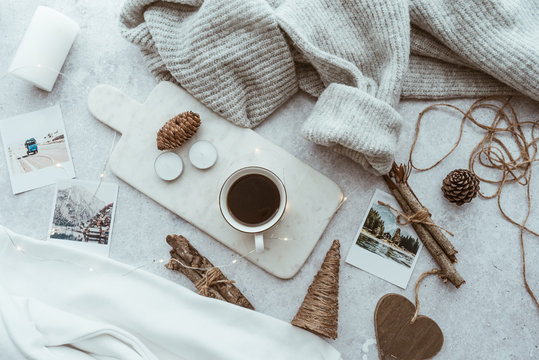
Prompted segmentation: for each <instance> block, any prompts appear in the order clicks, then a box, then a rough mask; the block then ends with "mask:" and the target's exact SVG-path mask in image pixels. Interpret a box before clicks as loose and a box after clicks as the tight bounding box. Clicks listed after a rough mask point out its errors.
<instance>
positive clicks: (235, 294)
mask: <svg viewBox="0 0 539 360" xmlns="http://www.w3.org/2000/svg"><path fill="white" fill-rule="evenodd" d="M167 243H168V244H169V245H170V246H171V247H172V250H171V251H170V255H171V257H172V258H173V259H175V260H171V261H169V262H168V264H166V265H165V266H166V268H167V269H170V270H178V271H180V272H181V273H182V274H184V275H185V276H187V278H188V279H189V280H191V282H193V284H200V281H201V280H202V279H203V278H204V277H205V276H206V273H207V271H208V270H209V269H212V268H215V267H214V266H213V264H212V263H211V262H210V261H209V260H208V259H206V258H205V257H204V256H202V255H201V254H200V253H199V252H198V251H197V249H195V248H194V247H193V246H192V245H191V244H190V243H189V241H188V240H187V239H186V238H185V237H183V236H181V235H168V236H167ZM193 268H195V269H193ZM227 280H228V279H227V278H226V277H225V276H224V275H223V274H222V273H220V275H219V277H218V278H217V279H216V281H215V282H214V283H213V284H211V285H210V286H209V288H208V297H213V298H216V299H219V300H224V301H227V302H229V303H232V304H236V305H239V306H242V307H245V308H247V309H251V310H254V307H253V305H251V303H250V302H249V300H247V298H246V297H245V296H243V294H242V293H241V291H240V290H239V289H238V288H237V287H235V286H234V285H233V284H232V283H231V282H230V281H227Z"/></svg>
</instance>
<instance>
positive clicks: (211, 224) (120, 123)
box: [88, 82, 343, 279]
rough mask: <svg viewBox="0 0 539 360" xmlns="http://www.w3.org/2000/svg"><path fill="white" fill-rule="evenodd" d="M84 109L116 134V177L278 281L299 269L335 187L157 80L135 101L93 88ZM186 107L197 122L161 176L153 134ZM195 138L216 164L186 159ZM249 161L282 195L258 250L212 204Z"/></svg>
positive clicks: (330, 211) (334, 204)
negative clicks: (268, 174)
mask: <svg viewBox="0 0 539 360" xmlns="http://www.w3.org/2000/svg"><path fill="white" fill-rule="evenodd" d="M88 108H89V110H90V112H91V113H92V115H94V116H95V117H96V118H97V119H98V120H99V121H101V122H103V123H105V124H107V125H108V126H110V127H111V128H113V129H114V130H116V131H118V132H120V133H121V134H122V137H121V139H120V140H119V142H118V144H117V145H116V147H115V149H114V151H113V153H112V155H111V158H110V162H109V164H110V169H111V170H112V172H113V173H114V174H115V175H116V176H117V177H119V178H120V179H122V180H123V181H125V182H126V183H128V184H130V185H131V186H133V187H134V188H136V189H137V190H139V191H141V192H142V193H144V194H146V195H147V196H149V197H150V198H152V199H153V200H155V201H156V202H158V203H159V204H161V205H162V206H164V207H165V208H167V209H169V210H170V211H172V212H174V213H175V214H177V215H178V216H180V217H182V218H183V219H185V220H186V221H188V222H189V223H191V224H193V225H194V226H196V227H198V228H199V229H201V230H202V231H204V232H206V233H207V234H209V235H210V236H212V237H213V238H215V239H216V240H218V241H220V242H221V243H223V244H224V245H226V246H228V247H229V248H231V249H233V250H235V251H236V252H238V253H239V254H241V255H246V254H248V255H247V256H246V258H247V259H248V260H250V261H251V262H252V263H254V264H255V265H257V266H259V267H261V268H262V269H264V270H266V271H267V272H269V273H271V274H273V275H275V276H277V277H279V278H283V279H289V278H291V277H293V276H294V275H295V274H296V273H297V272H298V271H299V269H300V268H301V267H302V266H303V264H304V263H305V260H307V258H308V257H309V255H310V253H311V252H312V250H313V248H314V246H315V245H316V243H317V242H318V240H319V238H320V236H321V235H322V233H323V232H324V229H325V228H326V226H327V224H328V223H329V221H330V220H331V218H332V217H333V215H334V213H335V212H336V210H337V209H338V207H339V204H340V203H341V201H342V199H343V193H342V191H341V189H340V188H339V186H338V185H337V184H335V183H334V182H333V181H331V180H330V179H328V178H327V177H326V176H324V175H322V174H321V173H319V172H317V171H316V170H314V169H313V168H311V167H310V166H309V165H307V164H305V163H303V162H301V161H300V160H299V159H297V158H295V157H294V156H292V155H291V154H289V153H288V152H286V151H285V150H283V149H282V148H280V147H278V146H277V145H275V144H273V143H271V142H270V141H269V140H267V139H266V138H264V137H262V136H260V135H258V134H257V133H256V132H254V131H252V130H250V129H245V128H241V127H238V126H236V125H234V124H232V123H230V122H228V121H226V120H224V119H223V118H221V117H220V116H219V115H217V114H216V113H214V112H212V111H211V110H209V109H208V108H206V107H205V106H204V105H203V104H201V103H200V102H198V101H197V100H196V99H195V98H193V97H192V96H191V95H189V93H187V92H186V91H185V90H183V89H182V88H180V87H178V86H176V85H175V84H173V83H171V82H161V83H159V84H158V85H157V86H156V87H155V88H154V89H153V90H152V92H151V93H150V95H149V96H148V99H147V100H146V102H144V103H143V104H140V103H138V102H136V101H134V100H133V99H131V98H129V97H128V96H127V95H125V94H124V93H122V92H121V91H120V90H118V89H116V88H114V87H111V86H109V85H98V86H97V87H95V88H94V89H93V90H92V91H91V92H90V94H89V96H88ZM189 110H192V111H194V112H197V113H199V114H200V118H201V122H202V124H201V126H200V128H199V130H198V132H197V133H196V134H195V136H194V137H193V138H191V139H190V140H189V142H187V143H186V144H185V145H184V146H182V147H181V148H179V149H176V150H175V152H176V153H177V154H179V155H180V157H181V158H182V159H183V162H184V169H183V173H182V175H181V176H180V177H179V178H178V179H177V180H175V181H172V182H166V181H163V180H161V179H160V178H158V177H157V175H156V174H155V171H154V161H155V158H156V157H157V156H158V155H159V154H160V151H159V150H157V146H156V134H157V131H158V130H159V129H160V128H161V126H163V124H164V123H165V122H167V121H168V120H169V119H170V118H172V117H174V116H175V115H177V114H179V113H181V112H184V111H189ZM198 140H208V141H210V142H212V143H213V144H214V145H215V147H216V148H217V151H218V152H219V158H218V160H217V163H216V164H215V165H214V166H213V167H212V168H210V169H208V170H199V169H197V168H195V167H194V166H192V165H191V164H190V162H189V157H188V152H189V148H190V146H191V145H192V144H193V143H195V142H196V141H198ZM250 165H254V166H262V167H265V168H267V169H269V170H271V171H273V172H274V173H276V174H277V175H278V176H279V177H280V178H281V180H283V182H284V184H285V186H286V190H287V194H288V203H287V208H286V212H285V214H284V216H283V218H282V220H281V221H280V222H279V223H278V224H277V225H275V226H274V227H273V228H271V229H270V230H268V231H266V232H265V234H264V235H265V236H264V237H265V247H266V250H265V251H264V252H262V253H255V252H252V253H250V252H251V251H252V250H253V249H254V241H253V236H252V235H248V234H244V233H241V232H239V231H237V230H235V229H233V228H232V227H230V226H229V225H228V223H227V222H226V221H225V220H224V219H223V217H222V215H221V213H220V211H219V204H218V196H219V190H220V188H221V186H222V184H223V182H224V181H225V180H226V178H227V177H228V176H229V175H230V174H231V173H233V172H234V171H235V170H237V169H240V168H242V167H245V166H250ZM163 241H164V239H163Z"/></svg>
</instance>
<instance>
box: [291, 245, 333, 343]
mask: <svg viewBox="0 0 539 360" xmlns="http://www.w3.org/2000/svg"><path fill="white" fill-rule="evenodd" d="M340 260H341V254H340V243H339V240H334V241H333V244H332V245H331V248H330V249H329V250H328V252H327V253H326V257H325V258H324V262H323V263H322V266H321V267H320V270H318V273H317V274H316V276H315V277H314V280H313V282H312V283H311V286H309V290H307V295H305V299H304V300H303V303H302V304H301V306H300V308H299V310H298V312H297V313H296V316H295V317H294V319H293V320H292V325H294V326H297V327H300V328H303V329H305V330H308V331H310V332H312V333H315V334H316V335H320V336H324V337H327V338H330V339H336V338H337V328H338V325H339V268H340Z"/></svg>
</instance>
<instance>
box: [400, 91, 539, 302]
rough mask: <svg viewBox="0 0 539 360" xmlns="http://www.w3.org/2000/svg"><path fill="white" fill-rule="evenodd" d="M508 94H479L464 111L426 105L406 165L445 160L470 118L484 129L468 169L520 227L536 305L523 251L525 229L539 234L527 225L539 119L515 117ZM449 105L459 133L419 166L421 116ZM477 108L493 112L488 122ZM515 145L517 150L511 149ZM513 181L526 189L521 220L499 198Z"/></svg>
mask: <svg viewBox="0 0 539 360" xmlns="http://www.w3.org/2000/svg"><path fill="white" fill-rule="evenodd" d="M510 100H511V98H510V97H509V98H499V97H491V98H482V99H479V100H477V101H476V102H474V103H473V104H472V105H471V106H470V108H469V109H468V110H467V111H463V110H461V109H460V108H458V107H456V106H454V105H451V104H444V103H440V104H433V105H430V106H428V107H427V108H425V109H424V110H423V111H421V113H420V114H419V117H418V119H417V124H416V129H415V136H414V141H413V143H412V147H411V149H410V154H409V160H408V163H409V167H410V168H414V169H415V170H417V171H428V170H430V169H432V168H434V167H436V166H437V165H438V164H440V163H441V162H442V161H443V160H445V159H446V158H447V157H448V156H449V155H451V153H453V151H454V150H455V149H456V148H457V147H458V146H459V144H460V141H461V139H462V135H463V129H464V125H465V123H466V122H467V121H469V122H470V123H471V124H472V125H474V126H475V127H477V128H479V129H481V130H483V131H484V136H483V137H482V138H481V139H480V140H479V142H478V143H477V144H476V145H475V147H474V148H473V150H472V151H471V153H470V155H469V158H468V167H469V170H470V171H471V172H472V173H473V174H475V175H476V176H477V177H478V178H479V180H480V181H483V182H485V183H489V184H493V185H495V186H496V190H495V191H494V193H492V194H490V195H487V194H484V193H482V192H481V191H479V195H480V196H481V197H482V198H484V199H492V198H496V199H497V204H498V209H499V210H500V212H501V214H502V215H503V217H504V218H505V220H507V221H508V222H510V223H511V224H514V225H516V226H517V227H518V228H519V230H520V249H521V255H522V278H523V281H524V287H525V288H526V291H527V292H528V293H529V294H530V296H531V298H532V299H533V301H534V303H535V305H536V306H537V307H538V308H539V302H538V301H537V297H536V296H535V294H534V293H533V291H532V289H531V288H530V286H529V284H528V281H527V279H526V251H525V248H524V233H525V232H527V233H529V234H531V235H533V236H535V237H539V231H538V230H532V229H530V228H529V227H528V226H527V223H528V219H529V217H530V213H531V209H532V203H531V189H530V187H531V180H532V168H533V164H534V163H535V162H536V161H539V158H538V155H537V151H538V145H539V135H536V134H535V132H536V127H539V119H533V121H521V120H519V119H518V117H517V114H516V112H515V109H514V108H513V106H512V105H511V103H510ZM444 107H445V108H450V109H453V110H455V111H457V112H459V113H460V114H462V119H461V123H460V131H459V136H458V139H457V141H456V142H455V144H454V145H453V147H452V148H451V150H449V152H447V153H446V154H445V155H444V156H443V157H442V158H441V159H439V160H438V161H436V162H435V163H434V164H433V165H431V166H428V167H425V168H419V167H417V166H416V165H415V164H414V162H413V155H414V150H415V147H416V144H417V141H418V137H419V133H420V130H421V122H422V120H423V117H424V116H425V115H426V114H427V113H428V112H430V111H432V110H435V109H438V108H444ZM479 109H486V110H490V111H492V112H493V113H494V117H493V118H492V122H491V123H490V125H486V124H483V123H481V122H479V121H477V120H476V119H475V118H474V113H475V112H476V111H477V110H479ZM512 146H514V147H515V148H517V149H518V151H510V150H509V148H510V147H512ZM477 166H482V167H484V168H487V169H491V170H493V171H494V172H495V173H496V174H497V178H494V179H493V178H487V177H485V176H481V175H479V174H477V173H476V171H475V170H476V167H477ZM511 183H516V184H518V185H520V186H522V187H523V188H524V191H525V193H526V200H525V204H526V214H525V217H524V220H522V221H517V220H515V219H513V218H512V217H510V216H509V215H508V214H507V213H506V211H505V210H504V208H503V204H504V202H503V201H502V193H503V189H504V188H505V186H506V185H507V184H511Z"/></svg>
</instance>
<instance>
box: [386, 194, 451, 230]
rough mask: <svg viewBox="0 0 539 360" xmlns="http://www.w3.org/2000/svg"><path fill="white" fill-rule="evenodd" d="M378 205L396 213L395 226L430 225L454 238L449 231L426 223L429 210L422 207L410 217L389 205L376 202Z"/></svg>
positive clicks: (430, 222)
mask: <svg viewBox="0 0 539 360" xmlns="http://www.w3.org/2000/svg"><path fill="white" fill-rule="evenodd" d="M378 204H380V205H382V206H385V207H387V208H389V209H391V210H393V211H394V212H396V213H397V218H396V221H397V224H399V225H402V226H405V225H408V224H412V223H417V224H424V225H432V226H436V227H437V228H439V229H441V230H443V231H445V232H446V233H448V234H449V235H451V236H455V235H454V234H453V233H452V232H451V231H449V230H447V229H446V228H444V227H443V226H440V225H438V224H435V223H433V222H432V221H428V220H427V219H428V218H429V217H430V215H431V214H430V212H429V210H428V209H427V208H426V207H422V208H421V209H420V210H419V211H417V212H415V213H413V214H411V215H406V214H404V213H402V212H400V211H399V210H397V209H395V208H394V207H393V206H391V205H389V204H386V203H385V202H383V201H380V200H378Z"/></svg>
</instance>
